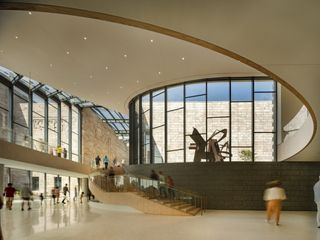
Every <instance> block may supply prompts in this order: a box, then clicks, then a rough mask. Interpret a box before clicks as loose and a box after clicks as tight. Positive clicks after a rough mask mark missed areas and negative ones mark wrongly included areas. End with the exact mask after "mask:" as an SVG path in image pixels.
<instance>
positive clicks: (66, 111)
mask: <svg viewBox="0 0 320 240" xmlns="http://www.w3.org/2000/svg"><path fill="white" fill-rule="evenodd" d="M69 124H70V106H69V105H67V104H66V103H61V147H62V149H63V153H62V155H63V157H64V158H67V159H69V158H70V149H69V147H70V145H69V144H70V129H71V128H70V126H69Z"/></svg>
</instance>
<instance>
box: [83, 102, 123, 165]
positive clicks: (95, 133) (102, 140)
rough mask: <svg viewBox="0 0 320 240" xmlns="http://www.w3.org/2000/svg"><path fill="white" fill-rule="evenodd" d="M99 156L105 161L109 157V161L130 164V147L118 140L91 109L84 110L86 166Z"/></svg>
mask: <svg viewBox="0 0 320 240" xmlns="http://www.w3.org/2000/svg"><path fill="white" fill-rule="evenodd" d="M97 155H99V156H100V158H101V159H103V157H104V155H107V156H108V158H109V160H114V159H116V160H117V161H118V162H121V161H122V160H124V161H125V164H128V163H129V160H128V159H129V152H128V147H127V146H126V145H125V143H124V142H122V141H121V140H119V139H118V137H117V136H116V134H115V133H114V131H113V130H112V129H111V127H109V126H108V125H107V123H105V122H103V121H102V120H101V119H100V118H99V117H98V116H97V114H95V113H94V112H93V111H92V110H91V109H87V108H85V109H83V110H82V156H83V161H84V163H86V164H92V161H93V160H94V159H95V158H96V156H97Z"/></svg>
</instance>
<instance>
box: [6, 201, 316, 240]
mask: <svg viewBox="0 0 320 240" xmlns="http://www.w3.org/2000/svg"><path fill="white" fill-rule="evenodd" d="M1 225H2V229H3V234H4V239H5V240H19V239H55V240H57V239H76V240H82V239H90V240H91V239H92V240H98V239H108V240H109V239H116V240H120V239H125V240H127V239H128V240H135V239H136V240H141V239H148V240H153V239H157V240H158V239H159V240H170V239H181V240H182V239H183V240H189V239H190V240H191V239H192V240H195V239H200V240H202V239H210V240H214V239H217V240H224V239H226V240H232V239H243V240H257V239H259V240H270V239H276V240H278V239H281V240H286V239H290V240H316V239H319V240H320V228H316V224H315V212H283V213H282V218H281V225H280V226H279V227H277V226H275V224H274V223H270V224H268V223H266V222H265V221H264V212H261V211H208V212H207V213H206V214H205V215H204V216H196V217H167V216H154V215H145V214H142V213H139V212H137V211H135V210H132V209H130V208H128V207H119V206H112V205H102V204H97V203H90V204H89V205H88V204H87V203H84V204H79V203H74V202H70V203H68V204H66V205H61V204H59V205H52V204H50V202H49V201H48V202H47V204H44V205H43V206H40V204H39V202H33V208H32V210H31V211H26V210H25V211H23V212H22V211H21V210H20V204H19V203H17V201H16V203H15V204H14V208H13V210H12V211H9V210H7V209H3V210H1Z"/></svg>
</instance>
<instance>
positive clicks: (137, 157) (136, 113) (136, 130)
mask: <svg viewBox="0 0 320 240" xmlns="http://www.w3.org/2000/svg"><path fill="white" fill-rule="evenodd" d="M134 106H135V109H134V116H133V117H134V141H133V144H134V146H133V147H134V161H133V162H134V163H136V164H138V163H139V161H140V127H139V122H140V121H139V113H140V101H139V99H137V100H136V102H135V105H134Z"/></svg>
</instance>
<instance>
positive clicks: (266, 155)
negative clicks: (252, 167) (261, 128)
mask: <svg viewBox="0 0 320 240" xmlns="http://www.w3.org/2000/svg"><path fill="white" fill-rule="evenodd" d="M254 150H255V154H254V161H255V162H270V161H274V160H275V153H276V149H275V134H274V133H255V134H254Z"/></svg>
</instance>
